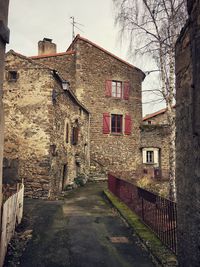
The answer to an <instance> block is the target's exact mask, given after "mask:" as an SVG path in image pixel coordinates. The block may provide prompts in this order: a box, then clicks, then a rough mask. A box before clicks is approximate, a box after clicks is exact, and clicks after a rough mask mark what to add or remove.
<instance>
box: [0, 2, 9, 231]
mask: <svg viewBox="0 0 200 267" xmlns="http://www.w3.org/2000/svg"><path fill="white" fill-rule="evenodd" d="M8 6H9V0H1V1H0V218H1V203H2V163H3V128H4V118H3V105H2V86H3V72H4V57H5V46H6V43H8V41H9V29H8V27H7V23H8ZM0 228H1V225H0Z"/></svg>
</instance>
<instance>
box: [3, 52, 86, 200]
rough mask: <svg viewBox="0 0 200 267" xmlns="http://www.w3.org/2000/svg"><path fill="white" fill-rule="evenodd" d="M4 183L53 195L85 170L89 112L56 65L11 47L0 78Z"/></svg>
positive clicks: (31, 192)
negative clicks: (0, 81)
mask: <svg viewBox="0 0 200 267" xmlns="http://www.w3.org/2000/svg"><path fill="white" fill-rule="evenodd" d="M3 100H4V109H5V149H4V182H5V183H7V182H8V183H12V179H14V180H15V181H16V180H17V179H19V180H24V183H25V191H26V193H25V194H26V195H27V196H30V197H51V196H54V194H56V193H57V192H58V191H60V190H61V189H63V188H64V187H65V186H66V185H67V184H71V183H72V182H73V181H74V178H75V177H78V176H83V175H84V176H87V175H88V172H89V112H88V110H87V109H86V108H85V107H84V106H83V105H82V104H81V103H80V102H79V100H78V99H77V98H76V97H75V95H74V93H73V92H72V91H71V89H70V86H69V82H68V81H67V80H66V79H63V77H62V76H61V75H60V74H59V73H58V72H57V71H56V70H54V69H52V68H49V67H47V66H46V65H42V64H39V63H37V62H35V61H32V60H31V59H29V58H27V57H24V56H22V55H20V54H17V53H15V52H14V51H12V50H11V51H9V52H8V53H7V56H6V72H5V80H4V97H3Z"/></svg>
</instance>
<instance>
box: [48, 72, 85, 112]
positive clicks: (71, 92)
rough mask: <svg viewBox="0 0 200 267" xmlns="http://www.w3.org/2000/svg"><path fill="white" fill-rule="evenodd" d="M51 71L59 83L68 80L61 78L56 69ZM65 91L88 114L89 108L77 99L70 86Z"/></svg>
mask: <svg viewBox="0 0 200 267" xmlns="http://www.w3.org/2000/svg"><path fill="white" fill-rule="evenodd" d="M53 73H54V75H55V76H57V78H58V79H59V80H60V82H61V83H63V82H68V81H66V80H65V79H63V78H62V76H61V75H60V73H59V72H58V71H57V70H54V72H53ZM67 92H68V93H69V94H70V96H71V98H72V99H73V100H74V101H75V102H76V103H77V104H78V106H79V107H81V108H82V109H84V110H85V111H86V113H88V114H90V112H89V110H88V109H87V108H86V107H85V106H84V105H83V104H82V103H81V102H80V101H79V100H78V98H77V97H76V95H75V94H74V92H73V91H72V90H71V89H70V88H69V89H68V90H67Z"/></svg>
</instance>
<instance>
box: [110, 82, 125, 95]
mask: <svg viewBox="0 0 200 267" xmlns="http://www.w3.org/2000/svg"><path fill="white" fill-rule="evenodd" d="M111 83H112V86H111V97H113V98H117V99H121V98H123V82H122V81H116V80H112V81H111ZM118 86H120V88H119V87H118Z"/></svg>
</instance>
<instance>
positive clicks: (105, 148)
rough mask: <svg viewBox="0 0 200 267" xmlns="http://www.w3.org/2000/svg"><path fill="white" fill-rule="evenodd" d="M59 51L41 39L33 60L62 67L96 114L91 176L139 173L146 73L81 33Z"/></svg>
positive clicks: (72, 85) (94, 118) (91, 110)
mask: <svg viewBox="0 0 200 267" xmlns="http://www.w3.org/2000/svg"><path fill="white" fill-rule="evenodd" d="M50 47H52V50H51V49H50ZM55 49H56V48H55V44H53V43H52V41H51V40H50V39H47V38H44V40H43V41H40V42H39V55H38V56H34V57H31V59H32V60H34V61H35V62H38V63H43V64H45V65H47V66H49V67H51V68H54V69H57V70H58V71H59V73H61V75H62V76H63V77H64V78H65V79H68V80H69V82H70V85H71V88H72V90H73V91H74V93H75V94H76V96H77V98H78V99H79V100H80V101H81V102H82V103H83V104H84V105H85V106H86V107H87V108H88V109H89V110H90V112H91V124H90V146H91V147H90V162H91V168H90V177H91V179H95V178H98V179H101V178H105V177H106V176H105V174H106V172H107V171H124V172H133V173H134V172H135V171H136V170H137V168H138V167H139V166H141V155H140V128H139V127H140V124H141V121H142V104H141V83H142V81H143V79H144V77H145V75H144V73H143V72H142V71H141V70H140V69H138V68H136V67H134V66H133V65H131V64H129V63H127V62H125V61H123V60H122V59H120V58H118V57H117V56H115V55H113V54H111V53H110V52H108V51H107V50H105V49H103V48H102V47H100V46H98V45H97V44H94V43H93V42H91V41H89V40H87V39H85V38H83V37H81V36H79V35H77V36H76V38H75V39H74V41H73V42H72V44H71V45H70V46H69V48H68V49H67V51H66V52H64V53H56V50H55Z"/></svg>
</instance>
